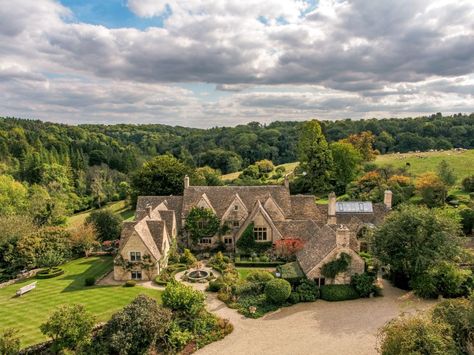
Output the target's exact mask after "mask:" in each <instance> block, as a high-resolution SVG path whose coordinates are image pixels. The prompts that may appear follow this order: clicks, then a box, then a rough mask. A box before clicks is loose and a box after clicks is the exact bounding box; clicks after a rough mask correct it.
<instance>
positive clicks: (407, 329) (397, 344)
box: [378, 316, 456, 355]
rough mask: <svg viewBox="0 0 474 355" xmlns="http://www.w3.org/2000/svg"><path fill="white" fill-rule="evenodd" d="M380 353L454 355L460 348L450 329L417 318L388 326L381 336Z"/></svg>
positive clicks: (395, 321) (384, 354)
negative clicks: (457, 348)
mask: <svg viewBox="0 0 474 355" xmlns="http://www.w3.org/2000/svg"><path fill="white" fill-rule="evenodd" d="M378 350H379V352H380V353H381V354H382V355H399V354H400V355H401V354H430V355H454V354H456V345H455V343H454V340H453V338H452V336H451V329H450V328H449V326H448V325H446V324H442V323H439V322H432V321H431V320H429V319H427V318H425V317H421V316H415V317H409V318H398V319H395V320H392V321H391V322H389V323H388V324H387V325H385V326H384V327H383V328H382V330H381V332H380V333H379V335H378Z"/></svg>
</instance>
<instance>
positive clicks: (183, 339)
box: [167, 322, 193, 351]
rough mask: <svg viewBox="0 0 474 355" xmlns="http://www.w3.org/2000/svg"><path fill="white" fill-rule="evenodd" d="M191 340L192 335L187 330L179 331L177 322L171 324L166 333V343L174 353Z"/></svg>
mask: <svg viewBox="0 0 474 355" xmlns="http://www.w3.org/2000/svg"><path fill="white" fill-rule="evenodd" d="M192 339H193V334H192V333H191V332H190V331H189V330H187V329H181V328H180V326H179V324H178V323H177V322H173V323H172V325H171V328H170V329H169V331H168V337H167V340H168V341H167V342H168V344H169V345H170V346H171V348H173V349H174V350H176V351H179V350H181V349H182V348H183V347H184V346H185V345H186V344H187V343H189V342H190V341H191V340H192Z"/></svg>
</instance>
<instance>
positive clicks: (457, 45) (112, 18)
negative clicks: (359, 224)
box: [0, 0, 474, 127]
mask: <svg viewBox="0 0 474 355" xmlns="http://www.w3.org/2000/svg"><path fill="white" fill-rule="evenodd" d="M438 111H440V112H443V113H457V112H473V111H474V1H472V0H439V1H438V0H430V1H424V0H397V1H395V0H393V1H388V0H377V1H373V0H351V1H346V0H319V1H318V0H308V1H306V0H265V1H260V0H61V1H59V0H57V1H55V0H0V116H17V117H24V118H38V119H42V120H48V121H54V122H66V123H73V124H76V123H119V122H129V123H165V124H173V125H175V124H176V125H178V124H179V125H185V126H193V127H209V126H215V125H235V124H238V123H244V122H249V121H260V122H270V121H273V120H305V119H308V118H321V119H341V118H347V117H352V118H368V117H405V116H414V115H425V114H430V113H434V112H438Z"/></svg>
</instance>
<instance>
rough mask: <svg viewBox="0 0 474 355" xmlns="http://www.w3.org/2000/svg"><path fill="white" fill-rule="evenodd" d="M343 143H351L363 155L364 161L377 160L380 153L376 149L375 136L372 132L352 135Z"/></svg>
mask: <svg viewBox="0 0 474 355" xmlns="http://www.w3.org/2000/svg"><path fill="white" fill-rule="evenodd" d="M343 141H345V142H348V143H351V144H352V145H353V146H354V147H355V148H356V149H357V150H358V151H359V152H360V154H361V155H362V158H363V159H364V161H371V160H375V157H376V156H377V154H378V153H379V152H377V151H376V150H375V149H374V143H375V136H374V134H373V133H372V132H369V131H365V132H361V133H358V134H351V135H350V136H349V137H347V138H346V139H343Z"/></svg>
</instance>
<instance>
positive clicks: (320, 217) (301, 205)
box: [290, 195, 327, 224]
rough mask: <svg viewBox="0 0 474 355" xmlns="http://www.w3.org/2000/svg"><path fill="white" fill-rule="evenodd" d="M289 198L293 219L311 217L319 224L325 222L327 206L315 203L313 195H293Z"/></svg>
mask: <svg viewBox="0 0 474 355" xmlns="http://www.w3.org/2000/svg"><path fill="white" fill-rule="evenodd" d="M290 198H291V210H292V218H293V219H311V220H313V221H316V223H319V224H326V221H327V206H323V208H321V205H317V204H316V197H315V196H313V195H293V196H291V197H290Z"/></svg>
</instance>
